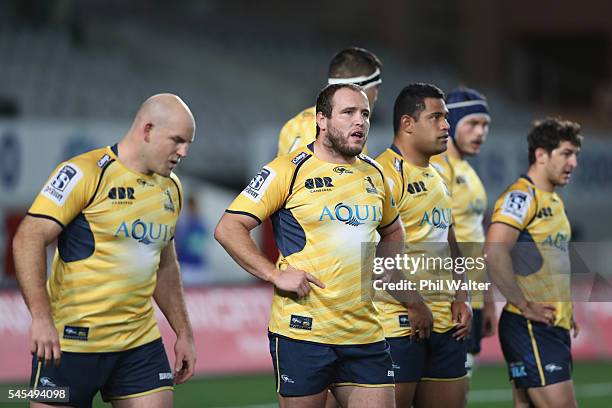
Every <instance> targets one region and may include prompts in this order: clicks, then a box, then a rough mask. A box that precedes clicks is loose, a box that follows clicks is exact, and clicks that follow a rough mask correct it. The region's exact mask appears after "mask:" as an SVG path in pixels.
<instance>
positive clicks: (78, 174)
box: [28, 160, 99, 227]
mask: <svg viewBox="0 0 612 408" xmlns="http://www.w3.org/2000/svg"><path fill="white" fill-rule="evenodd" d="M95 169H98V168H97V167H96V168H95ZM98 170H99V169H98ZM98 179H99V171H96V170H94V169H92V168H91V166H88V165H87V163H85V162H83V161H79V160H72V161H68V162H64V163H62V164H60V165H59V166H58V167H57V168H56V169H55V171H54V172H53V174H52V175H51V177H50V178H49V180H47V182H46V183H45V185H44V186H43V188H42V190H41V191H40V193H38V195H37V196H36V198H35V199H34V202H33V203H32V206H31V207H30V209H29V210H28V214H29V215H31V216H34V217H43V218H49V219H52V220H54V221H56V222H57V223H59V224H60V225H61V226H62V227H65V226H66V225H68V224H69V223H70V222H71V221H72V220H73V219H74V218H75V217H76V216H77V215H79V214H80V213H81V211H82V210H83V209H84V208H85V207H86V206H87V204H88V203H89V201H90V200H91V198H92V197H93V195H94V193H95V190H96V187H97V183H98Z"/></svg>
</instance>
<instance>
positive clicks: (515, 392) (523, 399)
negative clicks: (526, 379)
mask: <svg viewBox="0 0 612 408" xmlns="http://www.w3.org/2000/svg"><path fill="white" fill-rule="evenodd" d="M512 401H513V403H514V408H530V407H531V401H530V400H529V396H528V395H527V390H526V389H525V388H516V387H515V386H514V384H513V385H512Z"/></svg>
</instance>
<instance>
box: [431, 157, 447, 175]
mask: <svg viewBox="0 0 612 408" xmlns="http://www.w3.org/2000/svg"><path fill="white" fill-rule="evenodd" d="M429 163H430V164H431V165H432V167H433V168H434V169H436V170H437V171H438V173H440V175H441V176H442V177H449V176H448V175H449V174H450V173H451V172H452V164H451V161H450V158H449V157H448V155H447V154H446V153H441V154H437V155H435V156H432V157H431V158H430V159H429Z"/></svg>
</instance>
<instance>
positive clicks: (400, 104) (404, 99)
mask: <svg viewBox="0 0 612 408" xmlns="http://www.w3.org/2000/svg"><path fill="white" fill-rule="evenodd" d="M425 98H436V99H444V92H442V90H441V89H440V88H438V87H437V86H435V85H432V84H424V83H422V82H419V83H415V84H410V85H408V86H407V87H405V88H404V89H402V90H401V91H400V93H399V95H397V98H395V105H394V106H393V132H394V133H397V131H398V130H399V128H400V123H401V120H402V116H404V115H409V116H412V117H413V118H414V119H415V120H419V115H420V114H421V112H423V111H424V110H425Z"/></svg>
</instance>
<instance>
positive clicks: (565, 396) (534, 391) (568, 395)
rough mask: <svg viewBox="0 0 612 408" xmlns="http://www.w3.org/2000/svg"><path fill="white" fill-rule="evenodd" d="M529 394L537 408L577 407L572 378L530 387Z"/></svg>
mask: <svg viewBox="0 0 612 408" xmlns="http://www.w3.org/2000/svg"><path fill="white" fill-rule="evenodd" d="M527 394H528V395H529V399H530V400H531V401H532V402H533V404H534V405H535V406H536V407H537V408H574V407H577V403H576V395H575V394H574V383H573V381H572V380H567V381H563V382H559V383H556V384H552V385H547V386H546V387H537V388H528V389H527Z"/></svg>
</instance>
